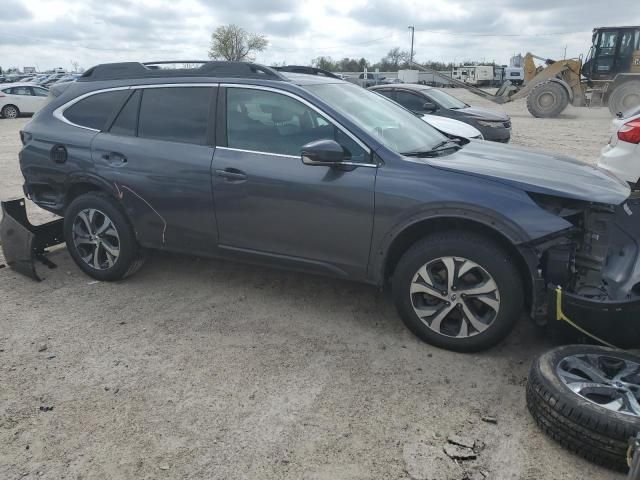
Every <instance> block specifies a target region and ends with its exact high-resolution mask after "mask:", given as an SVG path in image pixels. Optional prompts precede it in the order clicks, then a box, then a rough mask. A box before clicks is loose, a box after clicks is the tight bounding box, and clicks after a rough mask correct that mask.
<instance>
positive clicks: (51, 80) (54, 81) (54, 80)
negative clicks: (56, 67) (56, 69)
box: [40, 72, 67, 88]
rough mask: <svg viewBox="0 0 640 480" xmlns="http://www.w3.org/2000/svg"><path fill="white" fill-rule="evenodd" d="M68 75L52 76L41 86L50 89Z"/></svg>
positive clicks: (62, 73) (58, 74) (55, 74)
mask: <svg viewBox="0 0 640 480" xmlns="http://www.w3.org/2000/svg"><path fill="white" fill-rule="evenodd" d="M66 75H67V74H66V73H64V72H61V73H54V74H51V75H49V76H48V77H47V78H46V79H45V80H44V81H43V82H41V83H40V85H42V86H43V87H47V88H48V87H49V86H51V85H53V84H54V83H56V82H57V81H58V80H60V79H61V78H63V77H65V76H66Z"/></svg>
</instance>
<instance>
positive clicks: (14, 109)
mask: <svg viewBox="0 0 640 480" xmlns="http://www.w3.org/2000/svg"><path fill="white" fill-rule="evenodd" d="M48 96H49V90H47V89H46V88H43V87H39V86H38V85H33V84H30V83H7V84H1V85H0V117H4V118H16V117H17V116H18V115H20V114H21V113H36V112H37V111H38V110H40V109H41V108H42V107H44V106H45V105H46V103H47V97H48Z"/></svg>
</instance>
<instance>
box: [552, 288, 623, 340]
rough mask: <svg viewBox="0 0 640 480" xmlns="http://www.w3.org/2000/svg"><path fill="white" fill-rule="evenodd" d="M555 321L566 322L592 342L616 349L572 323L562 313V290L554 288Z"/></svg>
mask: <svg viewBox="0 0 640 480" xmlns="http://www.w3.org/2000/svg"><path fill="white" fill-rule="evenodd" d="M556 320H559V321H561V322H562V321H564V322H567V323H568V324H569V325H571V326H572V327H573V328H575V329H576V330H578V331H579V332H581V333H583V334H584V335H586V336H587V337H591V338H593V339H594V340H596V341H598V342H600V343H601V344H603V345H606V346H607V347H611V348H618V347H616V346H615V345H612V344H610V343H609V342H606V341H604V340H603V339H601V338H599V337H596V336H595V335H594V334H592V333H589V332H587V331H586V330H585V329H584V328H582V327H580V326H578V325H576V324H575V323H574V322H572V321H571V320H570V319H569V318H568V317H567V316H566V315H565V314H564V312H563V311H562V288H561V287H556Z"/></svg>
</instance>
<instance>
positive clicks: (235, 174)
mask: <svg viewBox="0 0 640 480" xmlns="http://www.w3.org/2000/svg"><path fill="white" fill-rule="evenodd" d="M216 175H217V176H218V177H222V178H226V179H227V180H235V181H238V180H246V179H247V174H246V173H244V172H243V171H241V170H237V169H235V168H225V169H224V170H219V169H217V170H216Z"/></svg>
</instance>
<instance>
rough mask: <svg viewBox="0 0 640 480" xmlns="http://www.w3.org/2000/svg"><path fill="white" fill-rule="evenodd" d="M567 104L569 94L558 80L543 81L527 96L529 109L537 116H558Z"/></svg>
mask: <svg viewBox="0 0 640 480" xmlns="http://www.w3.org/2000/svg"><path fill="white" fill-rule="evenodd" d="M567 105H569V94H568V93H567V90H566V89H565V88H564V87H563V86H562V85H560V84H559V83H558V82H552V81H546V82H542V83H540V84H538V85H536V86H535V87H534V88H533V90H532V91H531V93H530V94H529V95H528V96H527V110H529V113H531V115H533V116H534V117H537V118H553V117H557V116H558V115H560V114H561V113H562V112H563V111H564V109H565V108H567Z"/></svg>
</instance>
